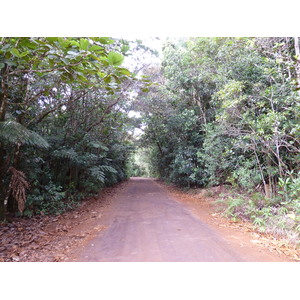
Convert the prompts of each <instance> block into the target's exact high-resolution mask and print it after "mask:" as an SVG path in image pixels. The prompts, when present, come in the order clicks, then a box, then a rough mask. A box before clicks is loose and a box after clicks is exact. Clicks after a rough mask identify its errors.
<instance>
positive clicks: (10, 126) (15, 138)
mask: <svg viewBox="0 0 300 300" xmlns="http://www.w3.org/2000/svg"><path fill="white" fill-rule="evenodd" d="M0 140H4V141H7V142H9V143H11V144H14V145H17V144H21V145H30V146H35V147H40V148H48V147H49V144H48V142H47V141H46V140H45V139H44V138H43V137H41V136H40V135H39V134H37V133H36V132H34V131H32V130H28V129H27V128H25V127H24V126H23V125H21V124H20V123H17V122H15V121H11V120H10V121H4V122H0Z"/></svg>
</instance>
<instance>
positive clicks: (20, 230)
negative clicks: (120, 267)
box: [0, 184, 122, 262]
mask: <svg viewBox="0 0 300 300" xmlns="http://www.w3.org/2000/svg"><path fill="white" fill-rule="evenodd" d="M120 185H122V184H120ZM120 185H118V186H115V187H110V188H106V189H104V190H102V191H101V194H99V195H98V196H96V197H91V198H89V199H86V200H85V201H83V202H82V203H81V205H80V206H79V207H77V208H76V209H74V210H71V211H68V212H65V213H64V214H62V215H58V216H50V215H43V216H42V215H38V216H34V217H31V218H11V219H10V222H9V223H0V262H59V261H67V260H68V259H69V256H70V252H71V251H72V249H74V248H76V247H79V246H80V245H81V244H84V243H85V242H86V241H88V240H90V239H91V238H93V237H95V236H96V235H97V234H98V233H99V232H100V231H102V230H104V229H105V228H106V227H105V226H104V225H102V224H101V218H102V214H103V211H104V210H105V208H106V207H107V206H109V205H110V201H111V197H112V196H113V194H114V193H115V190H116V188H117V187H119V186H120Z"/></svg>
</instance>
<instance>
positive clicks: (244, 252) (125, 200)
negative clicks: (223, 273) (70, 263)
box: [74, 178, 288, 262]
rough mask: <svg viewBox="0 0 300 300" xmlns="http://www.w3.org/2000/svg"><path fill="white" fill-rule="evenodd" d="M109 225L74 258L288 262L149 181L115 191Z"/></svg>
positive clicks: (104, 221) (107, 215)
mask: <svg viewBox="0 0 300 300" xmlns="http://www.w3.org/2000/svg"><path fill="white" fill-rule="evenodd" d="M101 221H102V224H104V225H105V226H107V228H106V229H105V230H104V231H103V232H101V233H100V234H99V236H98V237H96V238H94V239H92V240H90V241H89V242H88V243H87V244H86V245H85V246H84V247H82V248H81V249H79V250H78V251H77V253H75V257H76V259H74V260H76V261H92V262H96V261H102V262H104V261H106V262H151V261H152V262H154V261H155V262H161V261H164V262H236V261H240V262H241V261H288V259H284V258H282V257H279V256H277V255H276V254H274V253H270V252H269V251H268V250H267V249H265V250H262V249H260V248H255V246H253V244H251V243H250V242H249V244H247V243H245V241H244V242H243V245H241V244H240V243H239V242H238V241H237V240H236V239H234V238H233V237H232V236H231V237H230V236H229V235H227V236H226V235H225V236H224V233H222V232H221V231H218V230H217V228H214V227H213V226H210V225H209V224H207V222H205V221H203V220H201V218H199V216H196V215H194V214H193V212H192V211H191V210H190V209H188V207H187V206H186V205H184V204H183V203H180V202H178V201H176V199H175V198H174V197H173V196H172V195H171V194H170V193H169V192H168V191H167V189H165V188H163V187H162V186H161V185H159V184H158V183H156V182H155V181H154V180H151V179H142V178H133V179H130V181H129V182H128V184H127V185H126V186H125V188H124V189H123V190H122V191H120V192H119V193H117V194H116V195H115V198H114V200H113V201H112V204H111V205H110V206H109V207H108V208H107V210H106V211H105V213H104V215H103V217H102V220H101Z"/></svg>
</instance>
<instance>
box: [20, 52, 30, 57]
mask: <svg viewBox="0 0 300 300" xmlns="http://www.w3.org/2000/svg"><path fill="white" fill-rule="evenodd" d="M28 54H29V51H24V52H22V53H21V54H20V57H24V56H26V55H28Z"/></svg>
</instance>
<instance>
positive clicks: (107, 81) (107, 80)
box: [103, 75, 111, 83]
mask: <svg viewBox="0 0 300 300" xmlns="http://www.w3.org/2000/svg"><path fill="white" fill-rule="evenodd" d="M103 80H104V82H105V83H110V82H111V75H107V76H106V77H104V79H103Z"/></svg>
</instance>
